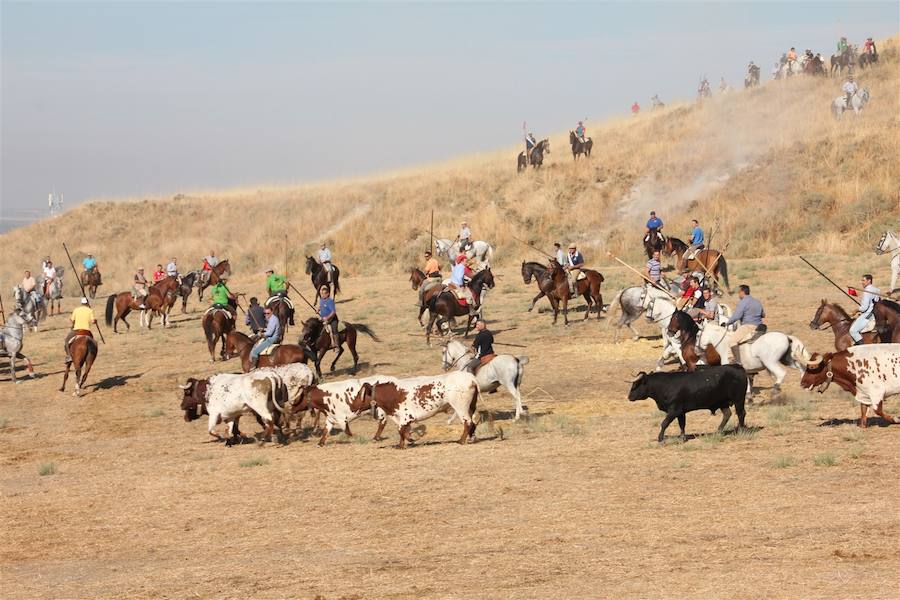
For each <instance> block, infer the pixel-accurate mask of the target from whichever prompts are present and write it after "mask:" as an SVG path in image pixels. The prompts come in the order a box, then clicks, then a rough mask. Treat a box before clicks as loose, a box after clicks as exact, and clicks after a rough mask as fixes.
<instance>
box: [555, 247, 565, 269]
mask: <svg viewBox="0 0 900 600" xmlns="http://www.w3.org/2000/svg"><path fill="white" fill-rule="evenodd" d="M553 247H554V248H556V252H555V253H554V254H555V255H556V262H558V263H559V264H560V266H562V265H565V264H566V251H565V250H563V248H562V244H560V243H559V242H553Z"/></svg>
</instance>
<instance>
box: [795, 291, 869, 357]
mask: <svg viewBox="0 0 900 600" xmlns="http://www.w3.org/2000/svg"><path fill="white" fill-rule="evenodd" d="M876 304H880V302H879V303H876ZM826 323H827V324H828V325H831V330H832V331H833V332H834V347H835V349H837V351H838V352H843V351H844V350H846V349H847V348H849V347H850V346H853V345H854V344H853V338H851V337H850V325H851V324H853V318H852V317H851V316H850V315H848V314H847V311H845V310H844V309H843V308H841V305H840V304H837V303H833V302H826V301H825V299H824V298H823V299H822V303H821V304H820V305H819V309H818V310H817V311H816V314H815V315H814V316H813V319H812V321H810V322H809V328H810V329H822V327H823V326H824V325H825V324H826ZM879 341H880V340H879V337H878V332H877V331H870V332H868V333H864V334H862V342H860V343H861V344H877V343H878V342H879Z"/></svg>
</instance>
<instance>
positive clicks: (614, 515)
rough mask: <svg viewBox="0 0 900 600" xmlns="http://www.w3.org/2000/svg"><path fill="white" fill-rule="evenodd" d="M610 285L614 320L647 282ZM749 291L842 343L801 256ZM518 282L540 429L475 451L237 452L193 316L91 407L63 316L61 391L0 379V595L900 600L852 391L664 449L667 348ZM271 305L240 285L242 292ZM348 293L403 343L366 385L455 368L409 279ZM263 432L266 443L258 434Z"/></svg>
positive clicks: (49, 382) (96, 378) (798, 398)
mask: <svg viewBox="0 0 900 600" xmlns="http://www.w3.org/2000/svg"><path fill="white" fill-rule="evenodd" d="M814 258H815V260H818V261H820V262H822V263H823V264H829V265H839V266H836V267H834V271H835V275H836V276H837V277H840V278H841V279H842V280H849V278H851V277H852V276H853V275H854V274H855V273H857V272H858V271H859V270H861V269H866V270H872V271H874V272H876V273H878V274H879V276H883V274H884V273H885V272H886V269H887V262H886V261H885V260H884V259H883V258H879V257H875V256H874V255H868V256H866V257H864V258H863V259H861V260H859V261H857V262H855V263H854V264H849V263H847V262H846V261H844V260H842V259H840V258H837V257H828V256H815V257H814ZM604 272H605V274H606V276H607V284H606V285H605V290H606V291H605V293H606V301H607V302H608V301H609V300H610V299H611V297H612V294H613V293H614V292H615V290H617V289H619V288H620V287H621V286H623V285H626V284H628V283H631V282H632V279H633V278H632V277H631V276H629V275H628V274H627V273H626V272H624V271H623V270H620V269H614V268H611V269H604ZM733 272H734V279H735V280H736V281H739V282H749V283H750V284H751V285H753V286H754V289H755V290H756V293H757V295H758V296H759V297H760V298H761V299H762V300H763V301H764V302H765V304H766V306H767V308H768V311H769V314H770V318H769V323H770V327H772V328H776V329H780V330H784V331H788V332H791V333H793V334H796V335H799V336H800V338H801V339H803V340H804V341H805V342H806V343H807V344H808V345H809V346H810V348H812V349H818V350H821V349H824V348H828V347H829V346H830V344H831V337H830V334H829V333H827V332H813V331H810V330H809V329H808V326H807V323H808V321H809V320H810V318H811V317H812V312H813V310H814V308H815V305H816V303H817V302H818V299H819V298H820V297H822V296H828V297H833V296H834V293H833V292H832V290H829V289H828V287H827V284H823V283H822V282H820V281H818V280H815V279H812V278H811V277H810V274H809V272H808V271H807V270H804V269H803V267H802V265H801V264H800V263H799V261H798V260H797V259H795V258H780V259H768V260H737V261H735V265H734V267H733ZM499 273H500V276H501V279H500V280H499V283H498V286H497V288H496V289H495V290H494V291H493V292H492V293H491V295H490V297H489V299H488V304H487V307H488V308H487V315H486V316H487V317H488V320H489V322H490V323H491V326H492V327H494V328H497V329H499V328H513V329H512V330H510V331H506V332H504V333H501V334H499V336H498V339H501V340H503V341H506V342H509V343H517V344H525V345H527V346H528V348H527V350H522V351H521V353H523V354H527V355H528V356H529V357H530V359H531V362H530V363H529V365H528V367H527V369H526V374H525V380H524V384H523V389H524V391H525V392H526V401H527V404H528V405H529V407H530V416H529V418H528V419H526V420H524V421H521V422H518V423H517V422H514V421H512V420H511V416H510V412H511V409H512V407H513V403H512V399H511V397H510V396H508V395H507V394H506V393H505V392H503V391H501V392H499V393H497V394H495V395H486V396H485V397H484V401H483V403H482V406H481V410H482V417H483V419H484V423H483V424H482V425H481V426H480V428H479V430H478V441H477V443H475V444H474V445H468V446H464V447H463V446H458V445H457V444H455V443H453V440H455V439H456V437H457V436H458V425H454V426H452V427H448V426H446V425H445V422H444V420H443V419H441V418H435V419H433V420H431V421H428V422H426V423H425V430H424V431H423V432H421V438H420V439H419V442H418V443H417V444H416V445H414V446H412V447H411V448H409V449H407V450H404V451H400V450H396V449H395V448H394V444H396V442H397V435H396V431H395V430H394V429H393V428H392V429H390V430H389V431H390V432H391V439H390V440H389V441H386V442H380V443H375V442H372V441H370V436H371V434H372V433H373V429H374V427H373V422H372V421H371V419H370V418H369V417H368V416H364V417H362V418H360V420H359V421H357V424H356V426H355V427H354V428H353V429H354V433H355V434H356V437H354V438H352V439H349V438H346V437H345V436H342V435H335V436H333V437H332V440H331V442H330V443H329V445H328V446H327V447H325V448H317V447H316V446H315V443H314V441H312V440H307V439H297V440H294V441H292V442H291V443H290V444H289V445H286V446H280V445H278V444H277V443H269V444H257V443H250V444H245V445H242V446H239V447H231V448H226V447H225V446H224V445H223V444H221V443H217V442H214V441H210V438H209V437H208V436H207V434H206V432H205V421H195V422H192V423H185V422H184V420H183V418H182V413H181V412H180V411H179V410H178V405H179V393H180V390H178V388H177V387H176V384H177V383H179V382H181V381H183V380H184V379H185V378H186V377H188V376H191V375H193V376H205V375H208V374H210V373H213V372H221V371H233V370H236V369H238V364H237V363H236V362H235V361H234V360H232V361H229V362H227V363H216V364H215V365H212V364H210V363H209V362H208V354H207V352H206V346H205V342H204V341H203V336H202V332H201V329H200V323H199V315H200V312H199V310H200V309H199V307H198V306H196V303H195V302H194V300H192V301H191V310H192V312H191V313H190V314H188V315H184V316H177V317H176V318H175V319H174V321H175V323H174V327H172V328H170V329H169V330H162V329H157V328H155V329H154V330H152V331H146V330H139V329H137V328H134V329H132V331H131V332H130V333H128V334H120V335H117V336H116V335H113V334H112V333H111V332H110V331H109V330H108V329H105V333H106V336H107V343H106V344H105V345H102V346H101V348H100V355H99V358H98V361H97V363H96V365H95V368H94V371H93V372H92V373H91V376H90V380H89V382H88V383H89V389H88V393H87V394H86V395H84V396H83V397H81V398H74V397H72V396H71V395H70V394H69V393H66V394H62V393H59V392H57V391H56V390H57V388H58V387H59V384H60V382H61V378H62V374H61V369H62V348H61V340H62V338H63V336H64V334H65V329H66V319H65V317H54V318H52V319H51V320H50V321H48V322H47V323H46V324H45V327H44V329H43V331H41V332H39V333H38V334H32V335H29V336H28V338H27V345H26V349H27V351H28V353H29V354H31V355H32V356H33V357H34V358H35V360H36V369H37V372H38V374H39V378H38V379H36V380H30V381H25V382H23V383H21V384H20V385H18V386H15V387H14V386H13V385H12V384H10V383H9V382H8V381H7V379H8V375H6V374H5V373H4V374H0V390H2V392H0V393H2V397H3V400H2V403H0V441H2V444H0V464H2V469H0V489H2V493H3V502H2V504H0V521H2V523H3V524H4V527H3V529H4V541H5V543H4V544H3V546H2V548H0V572H2V574H3V576H2V578H0V581H2V588H3V596H4V597H7V598H12V597H15V598H34V597H64V598H75V597H78V598H122V597H129V598H131V597H141V598H184V597H198V598H205V597H225V598H238V597H240V598H248V597H253V598H287V597H296V598H329V599H336V598H401V597H417V598H460V597H476V598H511V597H516V598H546V597H549V596H551V595H553V596H558V597H566V598H568V597H578V598H596V597H621V596H625V595H627V596H632V597H643V598H655V597H674V596H683V597H773V598H775V597H777V598H798V597H802V598H806V597H833V598H892V597H896V586H895V585H894V584H893V583H892V580H891V577H892V575H893V574H894V573H896V572H897V569H898V567H900V558H898V557H900V541H898V540H900V524H898V521H897V519H896V518H895V517H896V499H897V497H898V494H900V484H898V478H897V476H896V469H897V456H898V455H900V427H888V426H874V427H872V428H870V429H869V430H866V431H863V430H860V429H858V428H857V427H856V425H855V424H854V421H853V419H854V418H855V417H856V416H857V415H858V410H857V409H856V407H855V405H854V403H853V401H852V399H851V398H850V397H849V396H848V395H847V394H846V393H844V392H842V391H839V390H837V389H836V388H835V386H833V387H832V388H831V389H830V390H829V391H828V392H827V393H826V394H824V395H823V396H819V395H817V394H809V393H807V392H805V391H802V390H800V389H799V387H798V385H797V382H798V380H799V374H798V373H797V372H795V371H792V372H791V373H790V374H789V376H788V379H787V382H788V384H787V386H786V392H785V397H784V398H782V399H779V400H777V401H774V402H773V401H772V400H771V399H770V398H769V390H768V388H769V386H770V385H771V381H770V380H769V378H768V377H767V376H765V375H763V376H760V377H759V378H757V385H759V386H761V388H762V389H761V391H760V396H759V398H758V399H757V401H756V402H755V403H754V404H752V405H750V407H749V409H748V425H749V426H750V429H749V430H748V431H745V432H741V433H733V432H728V433H726V434H725V435H720V434H717V433H715V427H716V424H717V423H718V416H717V415H716V416H711V415H708V414H701V413H692V414H690V415H689V416H688V433H689V435H690V437H691V439H689V440H688V441H687V442H686V443H681V442H680V441H678V440H677V439H676V438H674V437H670V438H669V439H668V440H667V443H666V444H665V445H664V446H662V447H660V446H658V445H657V444H656V442H655V436H656V433H657V431H658V425H659V421H660V420H661V417H662V415H661V413H659V412H658V411H657V410H656V408H655V406H654V405H653V404H652V403H651V402H650V401H645V402H639V403H629V402H628V401H627V399H626V392H627V389H628V387H629V386H628V384H627V383H625V380H626V379H628V377H629V376H630V375H631V374H633V373H635V372H636V371H638V370H640V369H649V368H651V367H652V365H653V364H654V362H655V360H656V357H657V356H658V353H659V351H660V349H659V340H654V339H648V340H641V341H638V342H632V341H630V340H628V341H623V342H620V343H619V344H617V345H616V344H613V343H612V330H611V328H610V327H609V326H608V324H607V319H603V320H601V321H600V322H599V323H598V322H597V321H596V320H594V319H593V318H592V319H591V320H590V321H588V322H581V321H578V320H577V319H580V317H581V316H582V314H583V313H580V312H579V313H575V314H574V317H575V319H576V321H575V322H573V324H572V325H571V326H569V327H568V328H566V327H563V326H562V325H559V326H556V327H553V326H551V325H550V314H549V313H548V312H546V308H547V305H546V302H544V303H543V304H541V305H539V306H542V307H544V309H545V311H542V312H540V313H538V312H537V311H535V312H534V313H527V312H525V309H526V308H527V306H528V303H529V300H530V298H531V296H532V295H533V293H534V291H533V289H532V287H531V286H525V285H524V284H523V283H522V280H521V277H520V276H519V274H518V272H517V270H516V269H515V268H504V269H500V270H499ZM260 286H261V279H260V277H258V276H255V275H253V274H246V273H241V274H239V276H238V277H237V280H236V281H235V286H234V287H235V288H236V289H241V290H245V291H248V292H258V291H259V288H260ZM345 286H346V294H345V295H344V297H343V298H342V299H341V302H340V304H339V305H338V306H339V311H340V313H341V314H342V315H343V318H344V319H346V320H350V321H355V322H365V323H368V324H369V325H371V326H372V327H374V328H375V330H376V332H377V333H378V334H379V335H380V336H381V337H382V338H383V341H382V342H381V343H380V344H376V343H374V342H372V341H370V340H367V341H365V342H363V343H362V344H361V353H362V356H363V366H364V368H363V370H362V374H372V373H376V372H378V373H388V374H396V375H408V374H413V373H415V374H420V373H437V372H439V371H440V365H439V362H440V353H439V350H438V349H437V348H433V349H429V348H426V347H425V344H424V340H423V339H422V338H420V337H413V336H410V335H408V334H409V333H412V332H415V331H417V326H416V324H415V317H414V307H413V306H412V304H413V302H414V292H413V291H412V290H410V289H409V287H408V283H407V282H406V280H405V277H404V276H402V275H400V274H394V275H390V276H386V277H349V278H348V279H347V281H346V284H345ZM302 289H304V290H308V289H309V284H308V282H304V284H303V287H302ZM728 301H730V302H731V303H732V304H733V302H734V299H733V298H731V299H729V300H728ZM73 303H74V300H73V299H68V300H67V301H66V305H65V307H66V309H71V308H72V307H73ZM578 304H581V303H580V302H579V303H578ZM301 314H302V311H301ZM653 327H654V326H652V325H650V324H648V323H646V322H640V323H638V328H639V329H641V330H642V331H643V332H646V333H647V334H648V335H649V334H652V333H653ZM293 335H294V334H289V337H293ZM348 364H349V363H348V362H342V363H339V365H338V367H339V371H338V373H336V374H334V375H333V376H331V379H332V380H336V379H337V378H343V377H345V376H346V372H345V370H344V369H346V367H347V366H348ZM889 408H891V409H892V410H893V411H898V410H900V403H898V402H897V401H896V399H894V400H893V401H892V402H891V403H890V404H889ZM244 430H245V433H259V428H258V427H257V426H256V424H255V423H253V422H252V419H251V420H249V421H246V422H245V423H244ZM670 433H672V434H674V433H677V429H670Z"/></svg>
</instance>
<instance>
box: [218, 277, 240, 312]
mask: <svg viewBox="0 0 900 600" xmlns="http://www.w3.org/2000/svg"><path fill="white" fill-rule="evenodd" d="M231 301H237V297H236V296H235V295H234V294H232V293H231V290H229V289H228V285H227V278H226V277H222V276H221V275H220V276H219V282H218V283H216V285H214V286H213V288H212V302H213V308H223V309H225V310H227V311H228V312H230V313H232V314H234V312H235V311H234V308H233V307H232V306H231V304H230V302H231Z"/></svg>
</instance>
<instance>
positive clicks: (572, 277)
mask: <svg viewBox="0 0 900 600" xmlns="http://www.w3.org/2000/svg"><path fill="white" fill-rule="evenodd" d="M583 268H584V255H583V254H581V252H579V251H578V248H577V247H576V246H575V244H574V243H571V244H569V254H568V255H567V256H566V264H565V265H563V269H565V271H566V277H567V278H568V281H569V294H570V295H572V296H574V295H575V282H577V281H578V276H579V275H581V270H582V269H583Z"/></svg>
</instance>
